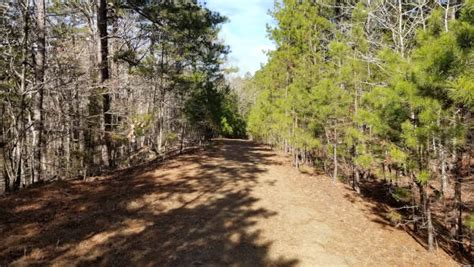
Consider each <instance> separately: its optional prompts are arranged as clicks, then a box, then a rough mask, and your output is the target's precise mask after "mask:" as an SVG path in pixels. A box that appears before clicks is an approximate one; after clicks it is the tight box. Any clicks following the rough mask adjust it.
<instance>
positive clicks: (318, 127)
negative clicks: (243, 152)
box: [247, 0, 474, 214]
mask: <svg viewBox="0 0 474 267" xmlns="http://www.w3.org/2000/svg"><path fill="white" fill-rule="evenodd" d="M332 4H334V3H332V2H331V1H323V2H315V1H305V0H303V1H301V0H284V1H282V2H281V3H280V2H277V4H276V6H275V9H274V11H273V12H272V15H273V17H274V19H275V21H276V26H275V27H274V28H270V29H269V35H270V38H271V39H272V40H274V42H275V44H276V50H275V51H272V52H270V53H269V61H268V63H267V64H266V65H265V66H263V68H262V69H261V70H259V71H258V72H257V73H256V74H255V76H254V77H253V80H252V81H253V83H252V86H255V87H257V88H258V94H257V95H258V96H257V99H256V101H255V103H254V105H253V106H252V107H251V109H250V112H249V114H248V117H247V130H248V134H249V136H250V137H251V138H253V139H255V140H258V141H262V142H265V143H269V144H272V145H273V146H276V147H280V148H282V149H284V150H285V151H286V152H289V153H291V154H292V157H293V158H294V159H296V161H297V160H298V159H299V158H305V159H306V158H312V159H313V160H312V161H310V163H312V164H315V163H316V164H317V165H319V167H322V168H324V170H325V171H326V172H327V173H328V174H330V175H332V176H333V178H334V179H336V178H337V176H345V177H353V180H352V183H353V186H354V188H355V189H356V190H358V191H359V184H358V183H359V179H361V177H367V175H369V174H374V175H375V176H376V177H377V178H379V179H388V180H390V182H395V183H397V182H398V180H399V179H400V178H402V177H405V178H406V179H411V180H412V183H413V184H415V185H416V186H417V187H418V188H419V190H421V191H420V192H423V193H422V194H421V195H420V200H414V199H413V197H414V196H412V194H411V193H410V192H408V191H407V190H406V189H403V190H402V189H396V190H395V191H394V193H393V194H392V195H393V197H394V198H395V199H396V200H397V201H403V202H410V201H415V203H418V204H419V205H420V206H419V207H420V209H421V213H422V214H427V213H429V212H430V211H429V210H427V209H428V208H427V205H424V206H423V205H422V203H423V201H425V199H424V197H425V196H424V194H428V193H427V191H426V188H427V185H429V184H430V183H431V182H432V181H433V180H435V179H439V177H441V176H442V175H444V176H445V177H447V174H446V172H450V171H451V172H453V171H454V169H453V168H452V167H451V169H449V168H447V167H444V168H445V169H444V170H443V171H442V170H441V167H440V166H441V165H443V164H444V165H443V166H446V164H447V161H449V159H448V157H451V158H452V157H453V155H457V154H458V153H460V151H465V150H462V149H463V147H465V146H466V145H468V143H467V142H468V136H469V133H471V134H472V129H473V128H472V115H471V113H472V111H473V107H474V105H473V104H474V102H473V99H474V79H473V77H474V52H473V51H474V50H473V47H474V46H473V44H474V43H473V42H474V15H473V14H474V12H473V10H474V2H473V1H472V0H468V1H465V2H464V3H463V5H462V8H461V9H460V12H459V13H457V14H456V16H451V15H449V16H447V15H446V16H445V9H443V7H442V6H439V5H429V4H428V6H426V8H425V9H424V10H423V12H426V13H423V14H422V15H423V16H424V18H425V19H423V20H421V21H416V18H415V17H412V18H408V17H409V16H408V15H407V14H409V13H410V12H418V11H416V10H414V9H412V10H411V11H408V9H407V11H406V12H405V13H403V14H402V18H403V19H406V20H407V22H406V23H407V24H406V25H404V26H403V27H407V25H411V27H413V31H411V32H408V33H406V34H405V35H403V36H402V37H403V38H404V39H403V43H402V41H400V36H397V32H396V31H391V30H393V28H394V27H397V25H396V23H395V22H393V21H397V20H398V19H399V17H396V19H394V20H393V21H391V20H390V19H389V18H387V19H386V20H383V18H377V17H376V16H374V14H376V15H380V14H377V12H378V11H377V7H376V6H374V5H373V4H372V5H371V4H368V3H366V2H363V1H362V2H359V3H358V4H356V5H354V6H351V5H349V4H343V3H341V2H337V4H338V5H342V6H343V8H342V11H341V10H338V9H337V8H334V7H333V5H332ZM403 8H408V6H403ZM402 11H403V10H402ZM391 12H392V13H394V14H396V13H395V12H397V11H396V10H391ZM370 14H372V15H370ZM394 16H395V15H394ZM410 19H411V20H410ZM447 19H448V20H447ZM381 21H383V23H382V22H381ZM384 23H395V24H394V25H392V26H391V27H388V26H387V25H388V24H384ZM410 23H413V24H410ZM403 27H401V29H402V30H403V29H405V28H403ZM308 155H309V156H308ZM447 155H449V156H447ZM451 163H452V166H454V164H456V162H451ZM296 166H298V165H296ZM340 166H347V168H345V170H346V171H345V172H342V173H341V172H340V171H338V168H339V167H340ZM347 170H351V171H350V172H348V171H347ZM442 172H444V174H443V173H442ZM406 179H405V181H406ZM346 180H347V179H346ZM413 184H411V183H410V184H408V185H409V186H412V185H413ZM416 190H417V191H418V189H416ZM442 190H444V189H442Z"/></svg>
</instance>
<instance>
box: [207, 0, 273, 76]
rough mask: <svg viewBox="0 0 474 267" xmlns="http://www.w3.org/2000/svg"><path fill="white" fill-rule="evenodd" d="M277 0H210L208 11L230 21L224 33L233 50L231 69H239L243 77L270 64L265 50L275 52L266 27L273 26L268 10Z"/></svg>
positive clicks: (224, 28)
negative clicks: (265, 64) (216, 12)
mask: <svg viewBox="0 0 474 267" xmlns="http://www.w3.org/2000/svg"><path fill="white" fill-rule="evenodd" d="M273 3H274V0H208V1H207V7H208V8H209V9H211V10H214V11H218V12H220V13H221V14H222V15H224V16H226V17H228V18H229V20H230V21H229V22H228V23H226V24H224V25H223V27H222V31H221V38H223V39H224V40H225V42H226V44H227V45H229V46H230V48H231V51H232V52H231V54H230V55H229V60H230V64H231V65H235V66H237V67H239V69H240V74H244V73H246V72H251V73H254V72H255V71H257V70H258V69H259V68H260V65H261V64H262V63H265V62H266V61H267V57H266V54H265V53H264V52H263V50H269V49H273V47H274V45H273V43H272V42H271V41H270V40H268V38H267V32H266V25H267V24H271V23H272V18H271V17H270V16H269V15H268V10H269V9H272V8H273Z"/></svg>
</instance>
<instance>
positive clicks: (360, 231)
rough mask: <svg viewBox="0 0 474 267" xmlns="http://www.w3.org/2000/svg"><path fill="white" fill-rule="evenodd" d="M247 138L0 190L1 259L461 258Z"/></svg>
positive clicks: (193, 262) (425, 261)
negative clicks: (5, 192) (429, 246)
mask: <svg viewBox="0 0 474 267" xmlns="http://www.w3.org/2000/svg"><path fill="white" fill-rule="evenodd" d="M373 205H374V204H370V203H368V202H365V201H363V200H362V199H360V198H358V197H357V196H356V195H355V194H353V193H352V192H351V191H350V190H347V189H346V188H345V187H344V185H342V184H337V185H334V184H332V182H331V181H330V179H328V178H327V177H324V176H310V175H307V174H302V173H300V172H299V171H298V170H296V169H294V168H292V167H291V166H290V163H289V161H288V159H287V158H286V157H284V156H283V155H279V154H278V153H276V152H273V151H271V150H270V149H268V148H267V147H264V146H258V145H255V144H253V143H251V142H248V141H239V140H219V141H217V144H215V145H214V146H213V147H210V148H208V149H203V150H199V151H196V152H195V153H192V154H186V155H181V156H178V157H176V158H174V159H170V160H167V161H165V162H163V163H150V164H148V165H145V166H142V167H140V168H134V169H130V170H125V171H120V172H117V173H115V174H113V175H110V176H108V177H97V178H96V179H94V180H93V181H69V182H61V181H59V182H55V183H52V184H47V185H43V186H38V187H35V188H30V189H26V190H24V191H22V192H19V193H17V194H13V195H10V196H7V197H4V198H1V199H0V215H1V216H0V237H1V241H0V266H3V265H9V264H11V265H29V264H35V265H36V264H48V265H56V266H69V265H76V266H89V265H111V266H112V265H113V266H129V265H131V264H132V265H138V266H321V265H324V266H328V265H331V266H334V265H337V266H346V265H347V266H388V265H393V266H394V265H397V266H414V265H417V266H418V265H421V266H431V265H436V266H456V265H457V264H456V262H454V261H453V260H452V259H451V258H450V257H449V256H448V255H447V254H446V253H444V252H443V251H441V250H439V251H437V252H436V253H435V254H430V253H428V252H427V251H426V249H425V248H424V247H423V245H422V244H420V243H419V242H417V241H416V240H415V239H413V238H412V237H411V236H410V235H409V234H407V233H406V232H404V231H403V230H401V229H397V228H394V227H392V226H391V225H390V224H388V223H387V222H385V221H384V220H382V219H381V217H380V215H378V214H376V213H374V211H373V210H374V208H376V207H374V206H373Z"/></svg>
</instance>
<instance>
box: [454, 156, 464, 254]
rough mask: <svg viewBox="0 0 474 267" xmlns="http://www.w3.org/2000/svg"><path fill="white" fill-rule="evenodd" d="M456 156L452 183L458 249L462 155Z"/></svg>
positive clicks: (460, 227) (461, 235)
mask: <svg viewBox="0 0 474 267" xmlns="http://www.w3.org/2000/svg"><path fill="white" fill-rule="evenodd" d="M458 155H459V156H458V158H457V159H456V163H455V171H454V175H455V177H456V178H455V179H456V181H455V183H454V211H455V213H456V234H455V239H456V241H457V244H458V246H459V249H462V248H463V245H462V237H463V224H462V212H463V210H462V209H463V204H462V195H461V189H462V155H463V153H459V154H458Z"/></svg>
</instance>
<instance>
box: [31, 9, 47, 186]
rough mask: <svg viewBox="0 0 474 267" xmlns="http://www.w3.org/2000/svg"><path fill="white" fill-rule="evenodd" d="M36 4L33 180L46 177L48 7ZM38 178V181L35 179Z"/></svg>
mask: <svg viewBox="0 0 474 267" xmlns="http://www.w3.org/2000/svg"><path fill="white" fill-rule="evenodd" d="M35 4H36V20H37V21H36V25H37V27H36V30H37V35H38V42H37V47H38V50H37V52H36V55H35V56H36V72H35V80H36V87H37V88H38V91H37V93H36V96H35V107H34V121H35V123H34V126H33V149H34V150H35V153H34V159H35V160H34V165H35V166H34V177H33V179H32V180H33V182H36V181H38V182H39V181H41V180H43V179H44V177H43V176H44V174H45V158H44V157H45V152H46V151H45V150H46V142H45V140H44V137H45V136H44V107H43V102H44V87H45V68H46V28H45V27H46V22H45V21H46V7H45V0H35ZM35 180H36V181H35Z"/></svg>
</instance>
